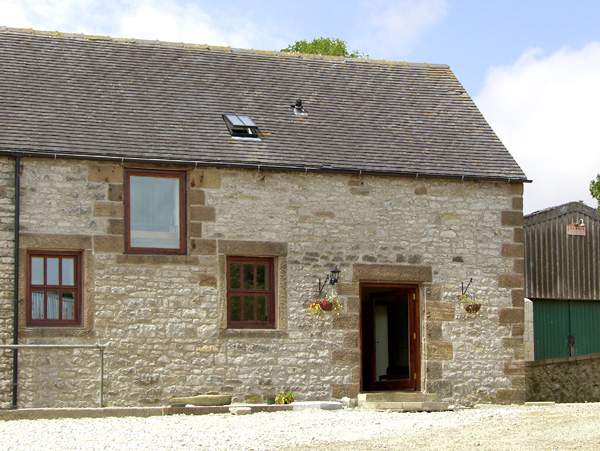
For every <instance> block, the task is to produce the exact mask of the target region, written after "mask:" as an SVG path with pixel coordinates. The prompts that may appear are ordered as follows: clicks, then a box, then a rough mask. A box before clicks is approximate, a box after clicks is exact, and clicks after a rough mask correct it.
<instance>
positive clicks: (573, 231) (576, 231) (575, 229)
mask: <svg viewBox="0 0 600 451" xmlns="http://www.w3.org/2000/svg"><path fill="white" fill-rule="evenodd" d="M567 235H579V236H585V225H583V223H580V224H578V223H576V222H574V223H573V224H569V225H568V226H567Z"/></svg>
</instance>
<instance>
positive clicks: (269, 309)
mask: <svg viewBox="0 0 600 451" xmlns="http://www.w3.org/2000/svg"><path fill="white" fill-rule="evenodd" d="M273 267H274V265H273V259H272V258H253V257H228V258H227V326H228V327H229V328H232V329H242V328H261V329H268V328H273V327H275V290H274V274H273Z"/></svg>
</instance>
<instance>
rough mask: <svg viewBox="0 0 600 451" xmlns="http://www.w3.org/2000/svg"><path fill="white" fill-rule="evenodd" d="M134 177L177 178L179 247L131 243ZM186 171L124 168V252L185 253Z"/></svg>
mask: <svg viewBox="0 0 600 451" xmlns="http://www.w3.org/2000/svg"><path fill="white" fill-rule="evenodd" d="M131 176H136V177H165V178H173V179H179V247H178V248H160V247H135V246H132V245H131V218H130V211H131V210H130V208H131V201H130V193H129V190H130V178H131ZM186 186H187V185H186V173H185V172H184V171H165V170H154V169H125V183H124V191H125V192H124V198H125V253H128V254H185V253H186V251H187V246H186V243H187V240H186V236H187V235H186V234H187V227H186V225H187V224H186Z"/></svg>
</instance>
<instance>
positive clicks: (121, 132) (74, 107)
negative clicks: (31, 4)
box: [0, 28, 526, 181]
mask: <svg viewBox="0 0 600 451" xmlns="http://www.w3.org/2000/svg"><path fill="white" fill-rule="evenodd" d="M0 92H1V93H2V95H1V96H0V152H2V153H5V154H14V155H16V154H20V155H37V156H50V157H72V158H99V159H119V160H121V159H123V160H125V161H128V160H152V161H161V162H171V163H182V164H194V165H196V164H197V165H218V166H242V167H256V166H259V165H260V166H261V167H262V168H265V169H267V168H269V167H271V168H280V169H290V170H303V171H304V170H317V171H345V172H356V173H357V172H359V171H360V172H362V173H363V174H367V173H377V174H390V175H400V176H419V177H420V176H425V177H459V178H460V177H464V178H475V179H497V180H511V181H526V177H525V174H524V173H523V171H522V170H521V168H520V167H519V166H518V165H517V163H516V162H515V161H514V159H513V158H512V156H511V155H510V154H509V152H508V151H507V150H506V148H505V147H504V146H503V145H502V143H501V142H500V140H499V139H498V138H497V136H496V135H495V134H494V132H493V131H492V129H491V128H490V126H489V125H488V124H487V122H486V121H485V119H484V118H483V116H482V115H481V113H480V112H479V110H478V109H477V107H476V106H475V104H474V103H473V102H472V100H471V99H470V98H469V96H468V95H467V93H466V92H465V90H464V88H463V87H462V86H461V84H460V83H459V82H458V81H457V80H456V78H455V77H454V75H453V73H452V72H451V71H450V69H449V68H448V66H445V65H432V64H409V63H393V62H386V61H372V60H364V59H344V58H340V57H330V56H318V55H303V54H297V53H280V52H265V51H253V50H237V49H231V48H224V47H209V46H199V45H186V44H172V43H164V42H159V41H137V40H125V39H111V38H107V37H95V36H83V35H67V34H60V33H47V32H35V31H30V30H17V29H7V28H0ZM296 98H301V99H303V103H304V108H305V111H306V112H307V113H308V116H306V117H299V116H296V115H294V110H293V108H291V107H290V105H292V104H294V102H295V100H296ZM222 114H238V115H247V116H249V117H251V118H252V120H253V121H254V122H255V123H256V124H257V126H258V128H259V131H260V132H261V136H260V138H261V139H260V140H254V141H244V140H242V141H240V140H234V139H232V138H231V135H230V134H229V131H228V129H227V127H226V125H225V123H224V121H223V119H222Z"/></svg>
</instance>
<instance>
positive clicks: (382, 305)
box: [360, 284, 420, 391]
mask: <svg viewBox="0 0 600 451" xmlns="http://www.w3.org/2000/svg"><path fill="white" fill-rule="evenodd" d="M360 293H361V294H360V297H361V303H360V306H361V307H360V310H361V363H362V378H361V386H362V390H363V391H379V390H418V389H419V379H420V378H419V375H420V339H419V337H420V333H419V308H418V305H419V299H418V287H417V286H416V285H392V284H384V285H383V284H361V287H360Z"/></svg>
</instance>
